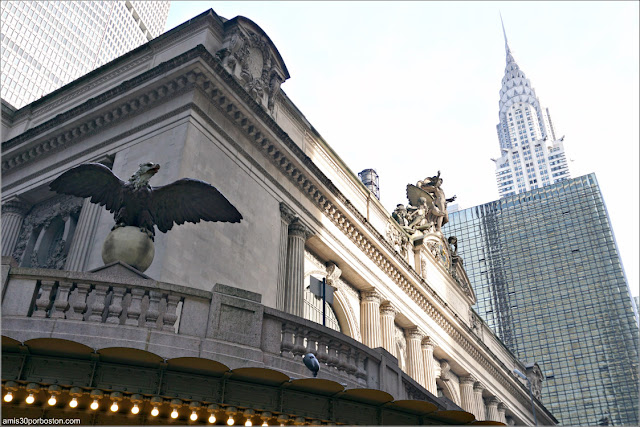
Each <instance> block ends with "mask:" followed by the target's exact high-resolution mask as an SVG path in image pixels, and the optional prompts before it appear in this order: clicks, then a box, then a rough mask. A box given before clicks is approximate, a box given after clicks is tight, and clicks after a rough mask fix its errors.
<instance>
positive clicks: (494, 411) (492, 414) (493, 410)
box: [487, 396, 500, 421]
mask: <svg viewBox="0 0 640 427" xmlns="http://www.w3.org/2000/svg"><path fill="white" fill-rule="evenodd" d="M498 403H500V401H499V400H498V398H497V397H495V396H493V397H490V398H489V399H487V421H499V420H500V415H499V414H498Z"/></svg>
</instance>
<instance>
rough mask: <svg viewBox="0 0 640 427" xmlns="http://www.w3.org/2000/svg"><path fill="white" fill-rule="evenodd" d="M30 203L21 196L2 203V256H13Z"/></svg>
mask: <svg viewBox="0 0 640 427" xmlns="http://www.w3.org/2000/svg"><path fill="white" fill-rule="evenodd" d="M29 208H30V205H29V204H28V203H27V202H25V201H24V200H23V199H21V198H19V197H15V198H13V199H11V200H8V201H6V202H5V203H3V204H2V256H11V255H12V254H13V249H14V248H15V246H16V243H17V241H18V236H19V234H20V228H21V227H22V221H24V217H25V215H26V214H27V212H28V211H29Z"/></svg>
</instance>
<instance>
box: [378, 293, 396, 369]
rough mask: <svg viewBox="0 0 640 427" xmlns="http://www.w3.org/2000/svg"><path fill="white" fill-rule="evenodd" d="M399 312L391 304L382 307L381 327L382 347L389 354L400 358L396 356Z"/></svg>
mask: <svg viewBox="0 0 640 427" xmlns="http://www.w3.org/2000/svg"><path fill="white" fill-rule="evenodd" d="M397 312H398V311H397V310H396V309H395V307H394V306H392V305H391V304H390V303H385V304H383V305H381V306H380V326H382V347H384V348H385V350H387V351H388V352H389V353H391V354H393V355H394V356H396V357H398V355H397V354H396V346H395V334H396V325H395V318H396V314H397Z"/></svg>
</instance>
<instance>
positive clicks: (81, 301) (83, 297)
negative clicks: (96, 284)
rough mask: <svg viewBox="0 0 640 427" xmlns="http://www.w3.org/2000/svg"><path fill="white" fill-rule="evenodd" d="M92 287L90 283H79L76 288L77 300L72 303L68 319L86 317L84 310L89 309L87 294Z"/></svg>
mask: <svg viewBox="0 0 640 427" xmlns="http://www.w3.org/2000/svg"><path fill="white" fill-rule="evenodd" d="M89 289H91V285H89V284H88V283H78V284H77V285H76V290H75V300H74V301H73V304H72V305H71V309H72V310H73V311H70V312H68V313H67V319H70V320H82V319H83V318H84V312H85V311H86V310H87V294H88V293H89Z"/></svg>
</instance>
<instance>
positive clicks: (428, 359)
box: [422, 337, 438, 396]
mask: <svg viewBox="0 0 640 427" xmlns="http://www.w3.org/2000/svg"><path fill="white" fill-rule="evenodd" d="M434 347H435V343H434V342H433V340H432V339H431V338H429V337H427V338H425V339H424V340H422V359H423V360H424V382H425V386H424V388H426V389H427V390H429V391H430V392H431V394H433V395H435V396H437V395H438V388H437V386H436V368H435V361H434V360H433V348H434Z"/></svg>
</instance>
